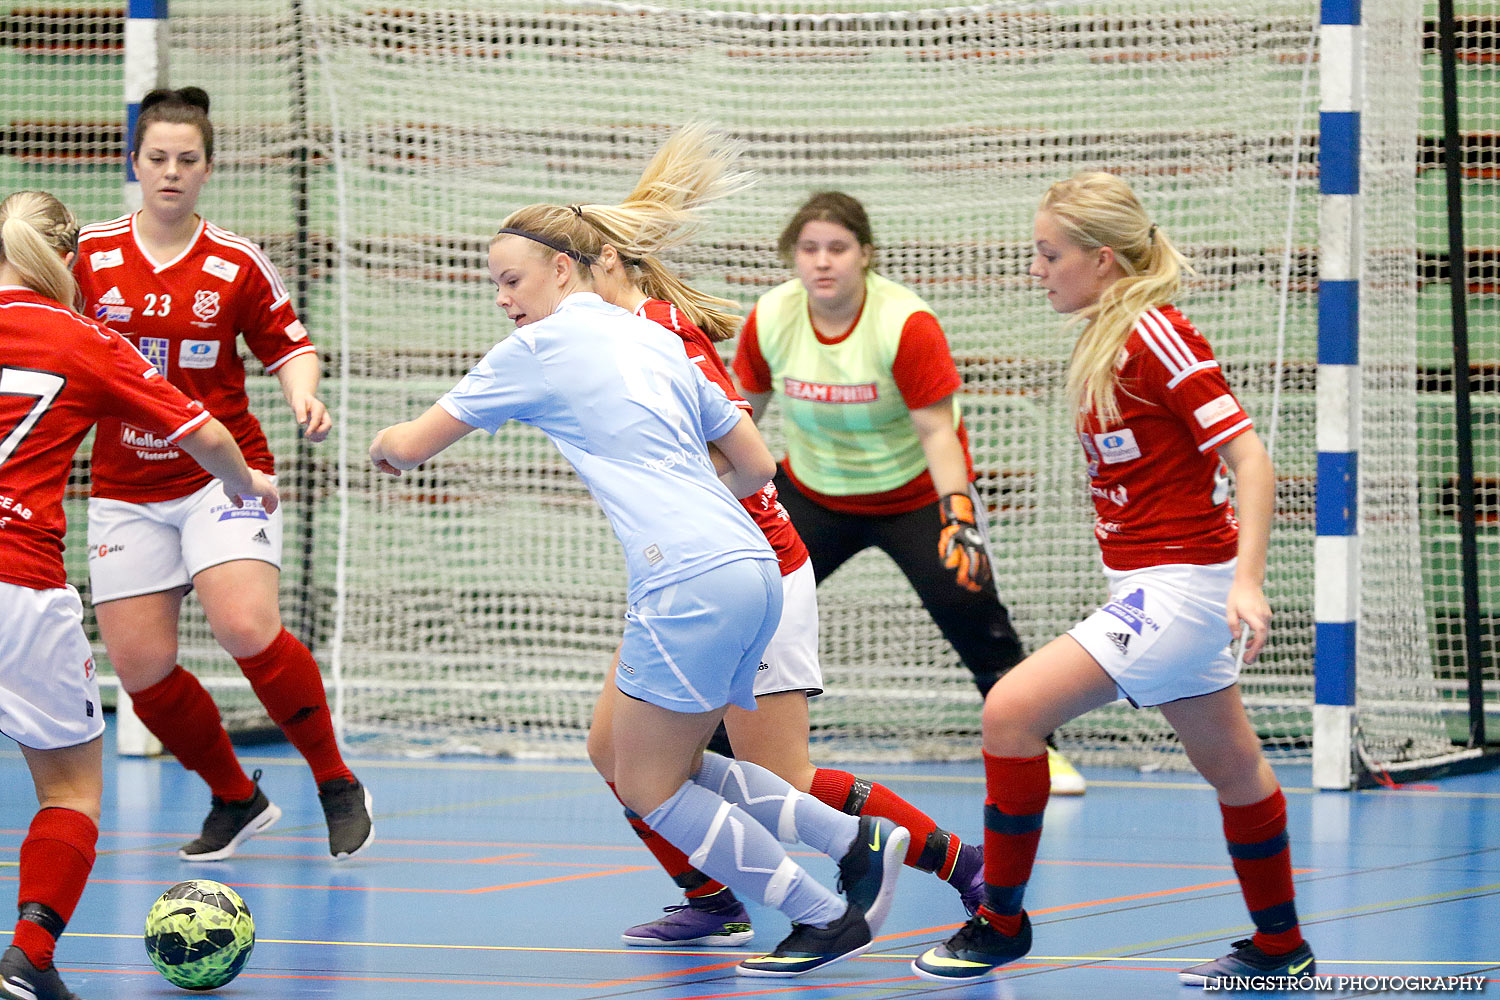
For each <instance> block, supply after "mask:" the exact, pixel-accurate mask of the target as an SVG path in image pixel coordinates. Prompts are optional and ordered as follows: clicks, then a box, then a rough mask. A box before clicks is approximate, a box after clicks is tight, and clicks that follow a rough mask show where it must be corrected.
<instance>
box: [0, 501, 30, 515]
mask: <svg viewBox="0 0 1500 1000" xmlns="http://www.w3.org/2000/svg"><path fill="white" fill-rule="evenodd" d="M0 510H8V511H11V514H8V515H6V517H5V520H7V521H9V520H10V519H11V518H12V517H13V516H14V517H19V518H20V519H21V520H23V521H29V520H31V508H30V507H28V506H26V505H25V504H24V503H22V502H21V501H20V500H18V499H16V498H15V497H7V496H0Z"/></svg>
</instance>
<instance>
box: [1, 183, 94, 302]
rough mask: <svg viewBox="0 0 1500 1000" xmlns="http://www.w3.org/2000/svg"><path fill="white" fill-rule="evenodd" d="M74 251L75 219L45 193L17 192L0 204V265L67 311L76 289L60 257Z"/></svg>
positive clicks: (74, 299) (58, 202) (76, 286)
mask: <svg viewBox="0 0 1500 1000" xmlns="http://www.w3.org/2000/svg"><path fill="white" fill-rule="evenodd" d="M77 249H78V219H77V218H76V217H74V215H73V213H72V212H71V211H69V210H68V206H66V205H64V204H63V203H62V202H60V201H58V200H57V199H56V198H55V197H53V196H52V195H50V194H48V193H47V192H46V191H17V192H16V193H15V194H13V195H11V196H10V197H9V198H6V199H5V201H3V202H0V261H3V262H4V263H6V264H9V265H10V266H11V267H13V268H15V269H16V271H17V272H18V273H19V274H20V276H21V281H22V282H23V283H24V284H25V285H26V287H27V288H30V289H31V290H32V291H34V292H37V293H39V294H41V295H45V296H46V297H47V298H49V299H52V300H53V301H55V302H58V303H60V304H62V305H65V306H67V307H69V308H74V307H75V306H76V299H77V296H78V285H77V283H76V282H75V281H74V280H73V273H72V272H71V271H69V270H68V268H67V265H65V264H64V263H63V256H64V255H65V254H68V253H73V252H76V251H77Z"/></svg>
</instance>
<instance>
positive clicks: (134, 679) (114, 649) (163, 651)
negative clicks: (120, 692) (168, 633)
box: [105, 636, 177, 694]
mask: <svg viewBox="0 0 1500 1000" xmlns="http://www.w3.org/2000/svg"><path fill="white" fill-rule="evenodd" d="M105 648H106V650H107V652H108V653H109V662H110V664H111V665H112V666H113V667H114V670H115V676H116V677H118V678H119V680H120V685H121V686H122V687H124V688H125V692H126V693H127V694H137V693H139V692H141V691H144V690H146V689H147V688H149V687H151V686H153V685H156V684H160V683H161V682H162V681H163V680H166V677H167V675H168V674H170V673H171V672H172V671H173V670H175V669H176V668H177V642H176V637H175V636H174V637H173V638H172V641H170V642H165V643H157V644H144V643H120V644H116V643H112V642H105Z"/></svg>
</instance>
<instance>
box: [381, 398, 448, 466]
mask: <svg viewBox="0 0 1500 1000" xmlns="http://www.w3.org/2000/svg"><path fill="white" fill-rule="evenodd" d="M472 430H474V428H473V427H471V426H470V425H468V424H466V423H464V422H463V421H462V420H459V419H458V418H457V417H454V416H452V415H451V414H449V413H448V411H447V410H445V409H443V408H442V407H441V406H439V405H436V404H434V405H433V406H431V407H430V408H428V410H427V412H426V413H423V414H422V415H421V416H420V417H417V418H416V419H415V420H407V421H404V422H402V423H399V424H392V425H391V426H390V427H386V428H384V429H383V430H381V431H379V432H377V433H376V435H375V440H374V441H372V442H370V458H371V460H373V461H374V463H375V466H376V468H382V467H383V466H389V468H385V469H383V471H386V472H392V473H394V472H397V471H400V472H404V471H406V470H408V469H415V468H416V467H417V466H419V465H421V464H422V463H423V462H425V461H427V460H428V459H429V458H431V457H432V456H434V455H436V454H437V453H438V452H440V451H442V450H443V449H444V448H446V447H448V446H449V445H451V444H452V443H453V442H455V441H457V440H458V439H459V438H461V437H463V436H464V435H465V434H468V433H469V432H470V431H472Z"/></svg>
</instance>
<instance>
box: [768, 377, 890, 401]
mask: <svg viewBox="0 0 1500 1000" xmlns="http://www.w3.org/2000/svg"><path fill="white" fill-rule="evenodd" d="M781 381H782V391H784V392H785V393H786V395H787V398H788V399H805V400H807V401H808V402H810V403H873V402H875V400H877V399H879V398H880V392H879V388H878V387H877V386H876V384H875V383H874V382H863V383H860V384H859V385H831V384H827V383H823V382H804V381H802V380H801V379H795V378H783V379H782V380H781Z"/></svg>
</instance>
